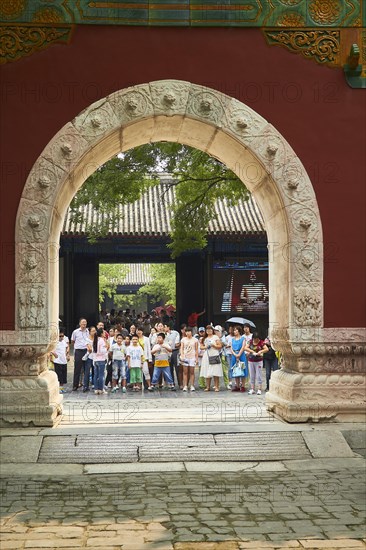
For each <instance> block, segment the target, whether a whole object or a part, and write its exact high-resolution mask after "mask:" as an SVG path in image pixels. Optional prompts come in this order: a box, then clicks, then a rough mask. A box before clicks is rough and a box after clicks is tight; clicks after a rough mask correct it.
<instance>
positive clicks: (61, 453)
mask: <svg viewBox="0 0 366 550" xmlns="http://www.w3.org/2000/svg"><path fill="white" fill-rule="evenodd" d="M310 457H311V454H310V452H309V449H308V447H307V446H306V445H305V442H304V439H303V437H302V435H301V433H298V432H287V433H286V432H285V433H276V432H265V433H225V434H131V435H128V434H119V435H101V434H98V435H90V434H89V435H77V436H71V435H70V436H59V437H44V438H43V442H42V446H41V450H40V453H39V457H38V462H44V463H47V464H48V463H52V462H55V463H59V462H61V463H62V462H72V463H80V464H93V463H96V464H99V463H100V462H105V463H112V464H113V463H129V462H183V461H190V462H192V461H205V460H208V461H210V462H212V461H214V462H216V461H225V462H226V461H230V462H238V461H245V462H248V461H263V460H266V461H269V460H289V459H305V458H310Z"/></svg>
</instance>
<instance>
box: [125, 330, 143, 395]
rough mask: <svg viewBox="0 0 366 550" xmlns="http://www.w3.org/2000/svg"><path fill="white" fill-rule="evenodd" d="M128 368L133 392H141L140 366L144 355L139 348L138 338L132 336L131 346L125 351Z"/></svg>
mask: <svg viewBox="0 0 366 550" xmlns="http://www.w3.org/2000/svg"><path fill="white" fill-rule="evenodd" d="M126 357H127V362H128V368H129V371H130V382H131V384H133V389H134V391H140V390H141V384H142V365H143V363H144V355H143V351H142V348H141V346H139V339H138V336H137V335H136V336H132V339H131V345H130V346H128V348H127V350H126Z"/></svg>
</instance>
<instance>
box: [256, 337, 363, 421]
mask: <svg viewBox="0 0 366 550" xmlns="http://www.w3.org/2000/svg"><path fill="white" fill-rule="evenodd" d="M274 335H275V339H277V342H276V347H278V349H282V350H283V356H284V366H283V368H282V369H280V370H278V371H276V372H274V373H273V374H272V377H271V383H270V391H269V392H268V393H267V395H266V403H267V408H268V410H270V411H272V412H274V413H276V414H278V415H279V416H281V417H282V418H283V419H284V420H287V421H288V422H307V421H313V422H318V421H324V420H325V421H326V420H332V421H335V422H363V421H364V420H366V346H365V330H364V329H320V330H318V331H314V332H313V333H312V334H310V332H307V331H304V332H303V333H302V336H303V338H300V336H301V335H300V334H299V332H297V334H296V336H297V337H298V340H297V341H294V339H293V337H294V334H289V333H287V336H288V339H287V341H286V340H285V339H284V337H285V334H280V333H279V332H277V333H276V332H275V331H274Z"/></svg>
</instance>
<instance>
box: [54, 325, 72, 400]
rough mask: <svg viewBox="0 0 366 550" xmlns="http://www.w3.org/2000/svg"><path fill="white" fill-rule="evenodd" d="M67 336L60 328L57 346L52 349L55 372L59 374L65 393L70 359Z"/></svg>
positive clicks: (61, 388)
mask: <svg viewBox="0 0 366 550" xmlns="http://www.w3.org/2000/svg"><path fill="white" fill-rule="evenodd" d="M66 338H67V337H66V336H65V333H64V331H63V329H60V330H59V336H58V342H57V344H56V347H55V349H54V350H53V351H51V356H52V362H53V364H54V366H55V373H56V374H57V378H58V382H59V384H60V393H65V390H64V387H63V386H64V384H66V383H67V361H68V360H69V359H70V356H69V343H68V340H69V339H68V338H67V340H66Z"/></svg>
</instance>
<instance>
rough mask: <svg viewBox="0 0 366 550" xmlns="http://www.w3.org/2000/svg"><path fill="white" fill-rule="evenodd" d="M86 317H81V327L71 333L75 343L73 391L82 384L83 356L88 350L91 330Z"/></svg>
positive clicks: (72, 340)
mask: <svg viewBox="0 0 366 550" xmlns="http://www.w3.org/2000/svg"><path fill="white" fill-rule="evenodd" d="M86 325H87V321H86V319H80V321H79V328H77V329H75V330H74V332H73V333H72V335H71V342H72V343H73V344H74V365H75V367H74V380H73V384H72V391H77V390H78V388H79V385H80V376H81V371H82V369H83V357H84V355H85V354H86V352H87V347H86V346H87V343H88V336H89V330H88V329H87V328H86Z"/></svg>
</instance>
